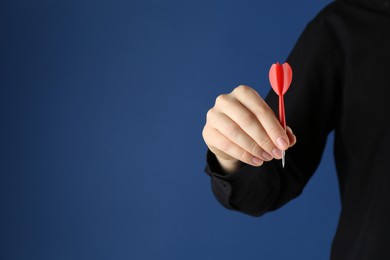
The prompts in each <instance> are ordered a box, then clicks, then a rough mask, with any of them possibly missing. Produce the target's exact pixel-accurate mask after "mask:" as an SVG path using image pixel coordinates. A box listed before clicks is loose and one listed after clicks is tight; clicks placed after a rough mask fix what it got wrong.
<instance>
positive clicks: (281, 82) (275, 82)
mask: <svg viewBox="0 0 390 260" xmlns="http://www.w3.org/2000/svg"><path fill="white" fill-rule="evenodd" d="M291 81H292V69H291V67H290V65H289V64H288V63H287V62H285V63H283V64H280V63H278V62H277V63H275V64H272V66H271V68H270V70H269V82H270V83H271V86H272V89H273V90H274V91H275V92H276V94H278V96H279V121H280V123H281V124H282V126H283V128H284V130H286V115H285V113H284V98H283V95H284V94H285V93H286V92H287V90H288V88H289V87H290V84H291Z"/></svg>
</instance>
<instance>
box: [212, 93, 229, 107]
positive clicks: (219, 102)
mask: <svg viewBox="0 0 390 260" xmlns="http://www.w3.org/2000/svg"><path fill="white" fill-rule="evenodd" d="M228 100H229V95H228V94H221V95H219V96H218V97H217V98H216V99H215V105H217V106H218V105H223V104H226V103H227V102H228Z"/></svg>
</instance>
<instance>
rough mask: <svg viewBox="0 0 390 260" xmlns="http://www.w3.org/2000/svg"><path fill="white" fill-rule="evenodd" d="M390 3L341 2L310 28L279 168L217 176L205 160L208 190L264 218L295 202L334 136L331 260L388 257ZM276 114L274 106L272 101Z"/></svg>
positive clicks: (299, 57) (298, 53) (296, 64)
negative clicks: (336, 190) (289, 144)
mask: <svg viewBox="0 0 390 260" xmlns="http://www.w3.org/2000/svg"><path fill="white" fill-rule="evenodd" d="M389 4H390V1H389V0H371V1H369V0H366V1H365V0H344V1H335V2H332V3H331V4H330V5H328V6H327V7H326V8H324V10H322V11H321V12H320V13H319V14H318V15H317V16H316V17H315V18H314V19H313V20H312V21H311V22H310V23H309V24H308V26H307V27H306V29H305V30H304V32H303V33H302V35H301V37H300V38H299V40H298V42H297V43H296V45H295V47H294V49H293V51H292V52H291V54H290V56H289V57H288V62H289V63H290V65H291V67H292V68H293V71H294V76H293V83H292V86H291V87H290V89H289V91H288V92H287V93H286V95H285V106H286V118H287V124H288V125H290V126H291V128H292V129H293V131H294V134H295V135H296V136H297V139H298V142H297V144H296V145H295V146H294V147H293V148H291V149H289V150H288V152H287V153H286V168H284V169H282V168H281V162H280V161H279V160H276V161H275V160H273V161H271V162H268V163H264V164H263V165H262V166H261V167H252V166H249V165H246V166H244V167H243V168H242V169H240V170H239V171H238V172H235V173H233V174H230V175H227V176H225V175H223V174H221V171H220V168H219V166H218V163H217V161H216V159H215V157H214V155H213V154H212V153H211V152H208V156H207V161H208V164H207V167H206V172H207V173H208V174H209V175H210V176H211V180H212V190H213V192H214V194H215V196H216V198H217V199H218V201H219V202H220V203H221V204H222V205H224V206H225V207H227V208H230V209H234V210H238V211H241V212H244V213H246V214H250V215H254V216H260V215H262V214H264V213H266V212H267V211H272V210H275V209H277V208H279V207H281V206H282V205H284V204H285V203H287V202H288V201H290V200H291V199H293V198H295V197H297V196H298V195H299V194H300V193H301V192H302V190H303V188H304V187H305V185H306V183H307V182H308V180H309V179H310V177H311V176H312V174H313V173H314V172H315V170H316V168H317V166H318V164H319V162H320V160H321V156H322V152H323V149H324V146H325V144H326V139H327V136H328V134H329V132H330V131H332V130H334V131H335V142H334V157H335V161H336V168H337V174H338V179H339V185H340V193H341V206H342V211H341V215H340V219H339V224H338V229H337V233H336V235H335V238H334V241H333V245H332V252H331V259H340V260H348V259H351V260H352V259H353V260H359V259H367V260H374V259H390V170H389V167H390V166H388V164H389V162H387V160H388V158H389V153H388V150H390V131H389V129H390V128H389V127H390V117H389V116H388V113H389V112H390V101H388V99H389V98H390V6H389ZM266 100H267V102H268V104H269V105H270V106H271V107H272V108H273V109H274V111H275V112H277V108H278V98H277V96H276V95H275V94H274V93H273V92H270V94H269V95H268V96H267V98H266Z"/></svg>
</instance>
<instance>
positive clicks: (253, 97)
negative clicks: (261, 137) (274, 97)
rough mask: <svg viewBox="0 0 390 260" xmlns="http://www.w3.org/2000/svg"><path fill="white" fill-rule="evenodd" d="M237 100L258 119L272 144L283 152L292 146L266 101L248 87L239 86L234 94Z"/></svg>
mask: <svg viewBox="0 0 390 260" xmlns="http://www.w3.org/2000/svg"><path fill="white" fill-rule="evenodd" d="M232 94H233V95H235V96H236V98H237V100H238V101H239V102H240V103H241V104H242V105H244V106H245V107H246V108H247V109H248V110H249V111H251V112H252V114H253V115H254V116H255V117H256V118H257V120H258V121H259V122H260V124H261V125H262V126H263V128H264V130H265V131H266V133H267V134H268V136H269V137H270V139H271V140H272V142H273V143H274V144H275V145H276V146H277V147H278V148H279V149H281V150H287V148H288V147H289V146H290V141H289V138H288V136H287V134H286V131H285V130H284V129H283V127H282V125H281V124H280V122H279V120H278V119H277V118H276V116H275V113H274V111H272V109H271V108H270V107H269V106H268V104H267V103H266V102H265V101H264V99H263V98H262V97H261V96H260V95H259V93H257V91H255V90H254V89H252V88H250V87H248V86H243V85H242V86H239V87H237V88H236V89H234V90H233V92H232Z"/></svg>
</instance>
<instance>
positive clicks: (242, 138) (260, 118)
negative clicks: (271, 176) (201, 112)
mask: <svg viewBox="0 0 390 260" xmlns="http://www.w3.org/2000/svg"><path fill="white" fill-rule="evenodd" d="M206 118H207V120H206V124H205V126H204V128H203V132H202V134H203V139H204V141H205V142H206V144H207V146H208V148H209V149H210V151H211V152H213V153H214V154H215V156H216V157H217V160H218V162H219V163H220V165H221V168H222V170H223V171H224V172H225V174H229V173H232V172H235V171H237V170H238V169H239V168H240V167H242V166H243V165H244V164H249V165H252V166H261V165H262V164H263V163H264V162H265V161H271V160H273V159H281V158H282V151H283V150H287V149H288V148H289V147H292V146H293V145H294V144H295V143H296V137H295V135H294V134H293V132H292V130H291V128H290V127H287V131H284V129H283V127H282V126H281V124H280V123H279V120H278V118H277V117H276V116H275V113H274V112H273V111H272V110H271V108H270V107H269V106H268V105H267V103H266V102H265V101H264V99H263V98H262V97H261V96H260V95H259V94H258V93H257V92H256V91H255V90H254V89H253V88H250V87H248V86H244V85H240V86H238V87H236V88H235V89H234V90H233V91H232V92H231V93H229V94H222V95H219V96H218V97H217V98H216V101H215V105H214V107H212V108H211V109H210V110H209V111H208V112H207V117H206Z"/></svg>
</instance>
